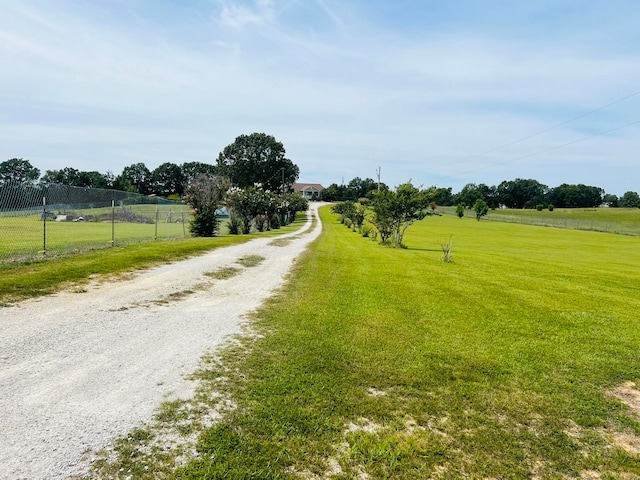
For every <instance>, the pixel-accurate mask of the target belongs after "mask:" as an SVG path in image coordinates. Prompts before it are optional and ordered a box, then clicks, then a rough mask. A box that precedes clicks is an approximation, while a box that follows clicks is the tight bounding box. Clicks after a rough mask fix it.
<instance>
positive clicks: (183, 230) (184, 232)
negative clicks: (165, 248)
mask: <svg viewBox="0 0 640 480" xmlns="http://www.w3.org/2000/svg"><path fill="white" fill-rule="evenodd" d="M181 213H182V236H183V237H186V236H187V231H186V230H185V228H184V212H181Z"/></svg>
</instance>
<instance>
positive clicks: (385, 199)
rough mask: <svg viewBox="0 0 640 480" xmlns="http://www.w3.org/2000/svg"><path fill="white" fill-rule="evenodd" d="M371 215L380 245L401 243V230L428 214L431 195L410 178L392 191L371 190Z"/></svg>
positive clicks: (401, 245)
mask: <svg viewBox="0 0 640 480" xmlns="http://www.w3.org/2000/svg"><path fill="white" fill-rule="evenodd" d="M370 197H371V208H372V210H373V213H374V215H373V218H372V219H371V222H372V223H373V224H374V225H375V227H376V229H377V230H378V233H379V235H380V240H381V242H382V244H383V245H390V246H393V247H404V246H405V245H404V234H405V232H406V231H407V228H409V227H410V226H411V225H413V223H414V222H415V221H417V220H422V219H423V218H424V217H425V216H426V215H427V209H428V206H429V203H430V201H431V198H430V196H429V194H428V192H427V191H425V190H420V189H418V188H416V187H414V186H413V185H412V184H411V182H407V183H403V184H402V185H399V186H398V187H397V188H396V190H395V191H392V190H387V191H379V192H378V191H374V192H371V194H370Z"/></svg>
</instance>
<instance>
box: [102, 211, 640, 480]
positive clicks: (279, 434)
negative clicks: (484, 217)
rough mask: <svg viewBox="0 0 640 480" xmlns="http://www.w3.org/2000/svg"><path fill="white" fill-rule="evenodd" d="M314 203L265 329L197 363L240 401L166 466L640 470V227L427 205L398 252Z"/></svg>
mask: <svg viewBox="0 0 640 480" xmlns="http://www.w3.org/2000/svg"><path fill="white" fill-rule="evenodd" d="M321 214H322V219H323V222H324V231H323V233H322V235H321V237H320V238H319V239H318V240H317V241H316V242H314V244H313V245H312V246H311V248H310V250H309V251H308V252H307V253H306V254H305V255H304V256H303V258H302V259H301V260H300V261H299V262H298V263H297V264H296V266H295V268H294V271H293V274H292V276H291V277H290V281H289V282H288V283H287V286H286V287H285V288H284V289H283V290H282V291H281V292H280V293H279V295H278V296H277V297H275V298H274V299H272V300H271V301H269V302H268V304H267V305H266V306H265V307H264V308H262V309H261V310H260V311H259V312H258V313H257V314H256V316H255V319H254V322H253V329H254V330H255V332H256V333H258V334H261V335H251V336H250V337H244V338H243V339H241V342H240V344H237V343H233V344H232V345H230V346H229V347H228V348H227V349H226V350H225V351H224V352H222V355H221V360H220V361H219V362H218V361H209V362H208V363H205V364H204V365H203V369H202V371H200V372H198V374H197V375H198V376H199V378H200V379H201V380H202V387H201V389H200V393H199V395H198V397H197V398H198V401H199V402H202V401H203V398H207V397H206V395H205V393H206V391H207V390H206V389H209V391H211V392H219V393H220V394H222V397H223V398H227V397H229V398H231V399H232V403H234V404H235V405H237V407H236V408H234V409H231V410H229V411H228V412H227V413H226V415H225V416H224V417H223V419H222V420H221V421H220V422H219V423H217V424H216V425H214V426H213V427H211V428H209V429H208V430H206V431H205V432H204V433H203V434H202V435H200V437H199V440H198V444H197V451H198V453H199V458H196V459H193V460H191V461H190V462H189V463H187V464H186V465H185V466H184V467H181V468H179V469H178V470H177V471H175V472H173V473H172V474H171V476H172V477H174V478H193V479H195V478H236V479H240V478H329V477H330V478H336V479H352V478H376V479H377V478H394V479H395V478H399V479H402V478H411V479H422V478H441V479H458V478H603V479H604V478H610V479H612V478H639V477H640V421H639V420H640V412H637V411H636V412H634V411H633V410H632V409H631V408H629V407H628V406H626V405H625V404H624V403H623V402H622V401H621V400H620V399H618V398H617V397H616V394H615V392H616V391H618V392H621V391H622V390H616V389H619V388H621V387H622V386H624V385H626V388H632V387H633V384H631V383H628V382H636V385H637V386H640V318H639V316H638V312H640V294H639V293H640V277H639V276H638V265H640V239H638V238H635V237H627V236H620V235H611V234H604V233H597V232H585V231H575V230H564V229H551V228H544V227H535V226H525V225H517V224H509V223H498V222H486V221H482V222H477V221H475V219H469V218H465V219H462V220H459V219H457V218H455V217H453V216H442V217H437V216H434V217H428V218H426V219H425V220H423V221H421V222H419V223H417V224H415V225H414V226H412V227H411V228H410V229H409V231H408V232H407V235H406V237H405V238H406V243H407V245H408V249H391V248H385V247H381V246H380V245H378V244H377V243H375V242H373V241H371V240H369V239H367V238H363V237H362V236H360V235H359V234H358V233H356V232H353V231H351V230H350V229H348V228H346V227H345V226H344V225H341V224H339V223H338V222H337V219H336V218H337V217H335V216H334V215H332V214H331V213H330V211H329V209H328V208H323V209H322V210H321ZM452 237H454V240H453V241H454V247H453V260H454V261H453V263H444V262H442V260H441V256H442V251H441V243H444V242H449V241H450V239H451V238H452ZM635 391H636V392H637V390H635ZM631 392H633V390H631ZM627 393H628V392H627ZM628 395H630V396H628V398H633V394H629V393H628ZM638 395H640V393H638ZM213 398H220V397H219V396H217V394H216V395H215V396H213ZM636 398H638V397H636ZM180 421H181V422H182V423H181V424H180V425H181V428H183V427H184V425H185V424H184V416H182V417H180ZM152 437H153V432H150V433H148V436H146V437H145V439H143V440H142V441H141V442H142V443H144V442H148V441H150V440H149V439H150V438H152ZM122 451H123V452H125V451H126V452H128V453H127V454H126V455H125V456H122V457H121V460H122V462H123V463H119V464H115V465H113V468H116V470H114V471H116V472H117V471H118V467H120V468H124V471H125V472H127V471H130V472H133V473H134V474H136V475H137V474H139V475H140V478H153V477H154V475H159V474H160V473H159V472H161V471H165V470H163V469H168V470H167V471H172V470H173V468H174V465H175V463H172V462H171V461H167V459H166V458H165V459H164V460H163V461H161V462H160V463H156V464H154V463H153V461H152V459H151V458H150V457H149V456H146V455H143V454H140V456H139V457H136V455H135V454H132V453H131V450H126V449H125V450H122ZM141 451H142V450H141ZM144 451H149V449H147V450H144ZM125 457H126V458H125ZM163 462H164V463H163ZM143 463H144V464H146V465H152V466H153V468H151V469H150V470H148V471H145V470H144V469H143V468H142V467H143ZM145 472H146V473H145Z"/></svg>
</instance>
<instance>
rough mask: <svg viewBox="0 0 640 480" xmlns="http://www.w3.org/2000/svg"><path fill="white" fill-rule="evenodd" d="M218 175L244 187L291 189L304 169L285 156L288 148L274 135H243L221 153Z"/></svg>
mask: <svg viewBox="0 0 640 480" xmlns="http://www.w3.org/2000/svg"><path fill="white" fill-rule="evenodd" d="M217 167H218V174H219V175H223V176H226V177H229V179H230V180H231V182H232V183H233V184H234V185H235V186H237V187H240V188H245V187H251V186H253V185H255V184H261V185H262V186H263V188H265V189H266V190H271V191H276V192H281V191H282V189H283V183H284V190H285V191H288V190H289V188H290V187H291V184H292V183H293V182H295V181H296V180H297V179H298V176H299V174H300V170H299V168H298V166H297V165H295V164H294V163H293V162H292V161H291V160H289V159H288V158H286V157H285V149H284V146H283V145H282V143H281V142H278V141H277V140H276V139H275V138H274V137H272V136H271V135H267V134H265V133H252V134H251V135H240V136H239V137H237V138H236V139H235V141H234V142H233V143H232V144H231V145H227V146H226V147H225V148H224V150H223V151H222V152H221V153H220V155H219V156H218V161H217Z"/></svg>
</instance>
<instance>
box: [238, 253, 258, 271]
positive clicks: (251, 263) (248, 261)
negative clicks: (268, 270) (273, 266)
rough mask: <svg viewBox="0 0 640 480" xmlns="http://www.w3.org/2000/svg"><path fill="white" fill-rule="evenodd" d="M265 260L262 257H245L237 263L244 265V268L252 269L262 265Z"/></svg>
mask: <svg viewBox="0 0 640 480" xmlns="http://www.w3.org/2000/svg"><path fill="white" fill-rule="evenodd" d="M264 260H265V258H264V257H263V256H261V255H247V256H244V257H240V258H239V259H238V260H236V263H238V264H240V265H242V266H243V267H247V268H251V267H256V266H258V265H260V264H261V263H262V262H263V261H264Z"/></svg>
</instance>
